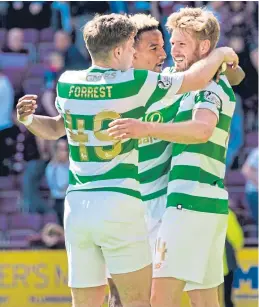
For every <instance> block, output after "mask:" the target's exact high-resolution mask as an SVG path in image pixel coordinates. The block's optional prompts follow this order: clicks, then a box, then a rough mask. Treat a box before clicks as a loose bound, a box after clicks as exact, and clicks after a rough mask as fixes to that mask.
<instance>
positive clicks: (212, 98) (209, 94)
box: [204, 91, 222, 110]
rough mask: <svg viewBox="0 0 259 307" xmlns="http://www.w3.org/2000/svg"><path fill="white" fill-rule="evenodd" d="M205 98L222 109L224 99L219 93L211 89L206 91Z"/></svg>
mask: <svg viewBox="0 0 259 307" xmlns="http://www.w3.org/2000/svg"><path fill="white" fill-rule="evenodd" d="M204 99H205V100H206V101H208V102H210V103H212V104H215V105H216V107H217V109H218V110H220V109H221V106H222V101H221V99H220V98H219V96H218V95H217V94H215V93H213V92H211V91H204Z"/></svg>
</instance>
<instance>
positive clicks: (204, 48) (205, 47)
mask: <svg viewBox="0 0 259 307" xmlns="http://www.w3.org/2000/svg"><path fill="white" fill-rule="evenodd" d="M209 50H210V41H209V40H208V39H205V40H203V41H201V42H200V53H201V55H205V54H207V53H208V52H209Z"/></svg>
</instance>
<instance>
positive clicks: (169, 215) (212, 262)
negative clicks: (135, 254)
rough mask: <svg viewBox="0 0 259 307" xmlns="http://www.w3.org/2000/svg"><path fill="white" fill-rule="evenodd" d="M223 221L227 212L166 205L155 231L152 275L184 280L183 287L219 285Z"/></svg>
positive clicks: (225, 224)
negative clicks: (157, 228) (155, 240)
mask: <svg viewBox="0 0 259 307" xmlns="http://www.w3.org/2000/svg"><path fill="white" fill-rule="evenodd" d="M227 223H228V216H227V215H223V214H213V213H204V212H197V211H189V210H184V209H176V208H174V207H169V208H167V209H166V212H165V214H164V217H163V219H162V224H161V227H160V229H159V233H158V240H157V245H156V254H155V261H154V265H153V269H154V270H153V277H155V278H159V277H174V278H176V279H180V280H184V281H186V287H185V289H184V291H190V290H195V289H209V288H214V287H217V286H218V285H220V284H221V283H222V282H223V280H224V273H223V253H224V247H225V239H226V231H227Z"/></svg>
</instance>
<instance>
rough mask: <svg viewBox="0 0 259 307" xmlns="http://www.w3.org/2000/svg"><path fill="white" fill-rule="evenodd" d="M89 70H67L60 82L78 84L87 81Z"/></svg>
mask: <svg viewBox="0 0 259 307" xmlns="http://www.w3.org/2000/svg"><path fill="white" fill-rule="evenodd" d="M86 74H87V70H66V71H65V72H63V73H62V74H61V76H60V77H59V79H58V82H63V83H76V82H78V81H81V82H82V81H86Z"/></svg>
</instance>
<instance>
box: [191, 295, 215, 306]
mask: <svg viewBox="0 0 259 307" xmlns="http://www.w3.org/2000/svg"><path fill="white" fill-rule="evenodd" d="M190 303H191V307H220V304H219V302H218V301H217V300H214V301H213V299H207V298H204V297H202V295H200V294H197V295H193V296H190Z"/></svg>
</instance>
